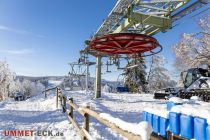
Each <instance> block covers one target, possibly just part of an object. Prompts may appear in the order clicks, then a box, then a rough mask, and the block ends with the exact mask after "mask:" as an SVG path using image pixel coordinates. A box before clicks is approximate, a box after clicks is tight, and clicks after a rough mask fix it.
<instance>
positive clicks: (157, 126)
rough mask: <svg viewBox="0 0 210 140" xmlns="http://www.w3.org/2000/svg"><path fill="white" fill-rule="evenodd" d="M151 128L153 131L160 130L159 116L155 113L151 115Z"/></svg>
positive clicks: (157, 131)
mask: <svg viewBox="0 0 210 140" xmlns="http://www.w3.org/2000/svg"><path fill="white" fill-rule="evenodd" d="M152 128H153V131H154V132H155V133H157V134H158V133H159V132H160V117H159V116H157V115H153V116H152Z"/></svg>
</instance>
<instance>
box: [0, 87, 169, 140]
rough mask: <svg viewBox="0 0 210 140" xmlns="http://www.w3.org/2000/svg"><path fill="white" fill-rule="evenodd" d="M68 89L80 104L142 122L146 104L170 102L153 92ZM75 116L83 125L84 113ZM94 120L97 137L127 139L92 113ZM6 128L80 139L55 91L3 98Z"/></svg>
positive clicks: (0, 108) (1, 122)
mask: <svg viewBox="0 0 210 140" xmlns="http://www.w3.org/2000/svg"><path fill="white" fill-rule="evenodd" d="M64 93H65V94H66V95H67V96H68V97H73V99H74V102H75V103H76V104H78V105H83V104H84V103H89V104H90V106H91V109H92V110H95V111H96V112H98V113H107V114H110V115H111V116H112V117H114V118H119V119H121V120H123V121H125V122H128V123H133V124H138V123H139V122H140V113H141V111H143V110H144V108H145V107H154V106H162V105H163V104H164V103H165V102H166V101H164V100H155V99H153V95H151V94H129V93H126V94H117V93H103V95H102V98H101V99H94V95H93V94H92V93H87V94H86V93H85V92H84V91H72V92H64ZM74 118H75V119H76V121H77V122H78V124H79V125H80V126H82V124H83V117H82V116H81V115H80V114H78V113H77V112H74ZM90 122H91V123H90V134H91V136H93V137H94V138H96V139H98V140H101V139H102V140H103V139H104V140H105V139H106V140H107V139H112V140H119V139H124V138H123V137H122V136H120V135H118V134H116V133H115V132H113V131H112V130H111V129H110V128H108V127H106V126H104V125H102V124H101V123H99V122H98V121H97V120H95V119H94V118H92V117H91V118H90ZM3 130H34V131H37V130H50V131H51V130H52V131H53V132H63V133H64V136H63V137H62V136H55V137H52V136H51V137H40V136H36V137H33V139H72V140H77V139H80V137H79V136H78V135H77V133H76V130H75V129H74V128H73V126H72V125H71V124H69V122H68V119H67V116H66V114H63V113H62V111H61V109H56V108H55V95H54V94H53V93H51V94H50V95H49V96H48V97H47V99H45V98H44V95H41V94H40V95H37V96H35V97H32V98H30V99H28V100H26V101H19V102H17V101H13V100H7V101H3V102H0V131H3ZM11 138H12V139H14V137H8V136H6V137H5V136H0V139H8V140H9V139H11ZM18 139H32V137H18Z"/></svg>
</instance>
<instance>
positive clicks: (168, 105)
mask: <svg viewBox="0 0 210 140" xmlns="http://www.w3.org/2000/svg"><path fill="white" fill-rule="evenodd" d="M175 105H176V104H175V103H174V102H167V110H168V111H169V110H171V108H172V107H173V106H175Z"/></svg>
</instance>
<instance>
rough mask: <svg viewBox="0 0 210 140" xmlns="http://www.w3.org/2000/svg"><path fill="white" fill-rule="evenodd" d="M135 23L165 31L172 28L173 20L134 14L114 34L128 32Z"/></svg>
mask: <svg viewBox="0 0 210 140" xmlns="http://www.w3.org/2000/svg"><path fill="white" fill-rule="evenodd" d="M134 22H135V24H138V23H141V24H143V25H151V26H154V27H157V28H160V29H163V30H164V29H168V28H170V27H171V19H169V18H166V17H160V16H154V15H146V14H143V13H136V12H133V14H132V16H131V18H127V19H126V20H125V21H124V22H123V23H122V24H121V25H120V26H119V27H118V28H117V29H116V30H115V31H114V33H120V32H124V31H126V30H127V29H129V28H130V27H132V26H133V25H134Z"/></svg>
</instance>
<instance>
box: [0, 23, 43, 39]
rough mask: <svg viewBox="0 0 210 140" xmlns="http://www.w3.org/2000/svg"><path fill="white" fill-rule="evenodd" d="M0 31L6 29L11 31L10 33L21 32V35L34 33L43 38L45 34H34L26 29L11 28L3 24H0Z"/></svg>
mask: <svg viewBox="0 0 210 140" xmlns="http://www.w3.org/2000/svg"><path fill="white" fill-rule="evenodd" d="M0 31H7V32H12V33H17V34H23V35H34V36H36V37H38V38H45V37H46V36H45V35H42V34H34V33H32V32H29V31H26V30H19V29H13V28H10V27H7V26H4V25H0Z"/></svg>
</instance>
